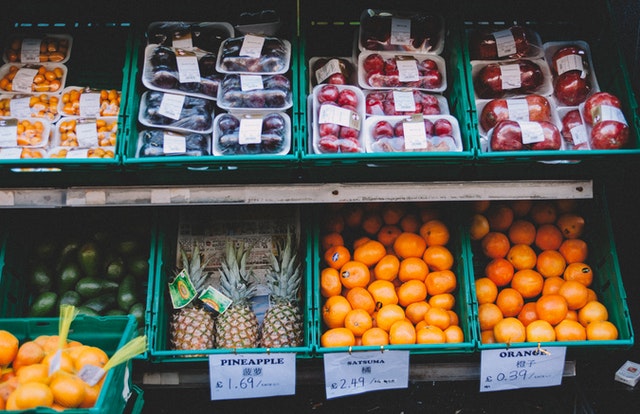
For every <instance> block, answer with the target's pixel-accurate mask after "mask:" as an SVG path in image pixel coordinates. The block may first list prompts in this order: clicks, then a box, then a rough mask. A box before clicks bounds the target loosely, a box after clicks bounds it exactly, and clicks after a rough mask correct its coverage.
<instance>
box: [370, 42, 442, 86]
mask: <svg viewBox="0 0 640 414" xmlns="http://www.w3.org/2000/svg"><path fill="white" fill-rule="evenodd" d="M445 66H446V64H445V61H444V59H443V58H442V57H440V56H438V55H429V54H424V53H423V54H404V55H401V54H398V53H393V52H362V53H360V55H359V56H358V83H359V85H360V87H362V88H364V89H394V88H415V89H422V90H426V91H430V92H444V91H445V90H446V89H447V78H446V67H445Z"/></svg>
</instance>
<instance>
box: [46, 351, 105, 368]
mask: <svg viewBox="0 0 640 414" xmlns="http://www.w3.org/2000/svg"><path fill="white" fill-rule="evenodd" d="M96 349H97V348H96ZM101 352H102V350H101ZM103 354H104V352H103ZM55 355H56V353H55V352H51V353H49V354H47V356H45V357H44V358H43V359H42V363H43V364H46V365H47V366H50V365H51V360H53V357H54V356H55ZM107 360H108V359H107ZM81 367H82V366H81ZM78 370H79V369H77V368H76V367H75V360H74V359H72V358H71V356H70V355H69V354H68V353H67V352H63V353H62V354H61V355H60V371H64V372H68V373H74V372H76V371H78Z"/></svg>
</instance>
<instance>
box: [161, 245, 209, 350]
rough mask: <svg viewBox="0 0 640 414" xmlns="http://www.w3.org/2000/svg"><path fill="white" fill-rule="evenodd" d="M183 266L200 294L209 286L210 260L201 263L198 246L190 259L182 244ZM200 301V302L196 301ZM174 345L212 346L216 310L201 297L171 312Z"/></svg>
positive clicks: (175, 346) (187, 346) (182, 346)
mask: <svg viewBox="0 0 640 414" xmlns="http://www.w3.org/2000/svg"><path fill="white" fill-rule="evenodd" d="M180 256H181V257H182V267H183V268H184V269H186V270H187V271H188V272H189V278H190V279H191V282H192V283H193V286H194V287H195V289H196V291H197V292H198V294H199V293H200V292H202V291H203V290H204V289H205V288H206V283H207V281H208V279H209V276H210V274H209V273H208V272H205V271H204V268H205V267H206V265H207V263H206V262H205V263H202V261H201V258H200V250H199V249H198V246H196V247H195V248H194V249H193V254H192V255H191V260H189V258H188V257H187V254H186V253H185V251H184V249H182V247H181V248H180ZM196 302H198V303H196ZM169 332H170V338H171V349H175V350H202V349H211V348H213V343H214V340H213V335H214V318H213V314H212V313H211V312H209V311H207V310H206V309H204V307H203V306H202V304H201V303H200V302H199V301H192V302H191V303H189V304H188V305H187V306H185V307H184V308H182V309H176V310H175V311H174V312H173V314H172V315H171V321H170V325H169Z"/></svg>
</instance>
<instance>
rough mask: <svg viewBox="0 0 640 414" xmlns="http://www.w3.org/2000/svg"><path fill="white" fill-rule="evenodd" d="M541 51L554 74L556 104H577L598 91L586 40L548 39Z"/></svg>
mask: <svg viewBox="0 0 640 414" xmlns="http://www.w3.org/2000/svg"><path fill="white" fill-rule="evenodd" d="M544 53H545V59H546V60H547V63H548V64H549V67H550V69H551V74H552V76H553V96H554V98H555V99H556V100H557V101H558V105H559V106H577V105H579V104H581V103H583V102H584V101H585V100H586V99H587V97H588V96H589V95H591V94H593V93H595V92H598V91H599V90H600V87H599V86H598V81H597V80H596V76H595V71H594V67H593V62H592V61H591V52H590V49H589V44H588V43H587V42H584V41H579V40H575V41H562V42H547V43H545V44H544Z"/></svg>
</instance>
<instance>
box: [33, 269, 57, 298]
mask: <svg viewBox="0 0 640 414" xmlns="http://www.w3.org/2000/svg"><path fill="white" fill-rule="evenodd" d="M51 273H52V272H51V270H50V269H49V267H48V266H45V265H44V264H42V263H38V264H36V265H35V266H34V267H33V269H32V271H31V273H30V274H29V284H30V286H31V287H32V288H33V289H34V290H35V291H36V292H37V293H42V292H47V291H50V290H51V288H52V287H53V276H52V274H51Z"/></svg>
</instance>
